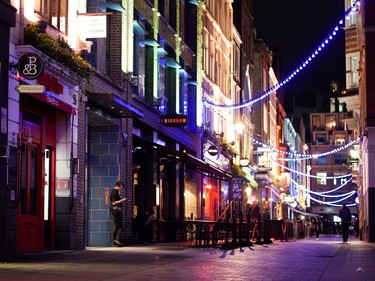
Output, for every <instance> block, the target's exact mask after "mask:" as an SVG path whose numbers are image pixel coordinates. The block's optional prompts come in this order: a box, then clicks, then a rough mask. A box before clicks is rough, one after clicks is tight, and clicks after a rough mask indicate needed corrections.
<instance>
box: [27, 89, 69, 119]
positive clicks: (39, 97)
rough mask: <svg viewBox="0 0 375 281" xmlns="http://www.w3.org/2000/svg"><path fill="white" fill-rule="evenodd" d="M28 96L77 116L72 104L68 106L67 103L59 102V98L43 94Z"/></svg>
mask: <svg viewBox="0 0 375 281" xmlns="http://www.w3.org/2000/svg"><path fill="white" fill-rule="evenodd" d="M26 95H29V96H31V97H33V98H35V99H37V100H39V101H41V102H44V103H46V104H48V105H51V106H53V107H55V108H57V109H59V110H61V111H63V112H66V113H69V114H72V115H75V114H76V111H75V109H74V107H73V106H71V105H70V104H67V103H66V102H63V101H62V100H59V99H58V98H55V97H54V96H52V95H50V94H48V93H41V94H33V93H27V94H26Z"/></svg>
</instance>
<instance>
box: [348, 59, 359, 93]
mask: <svg viewBox="0 0 375 281" xmlns="http://www.w3.org/2000/svg"><path fill="white" fill-rule="evenodd" d="M349 59H350V86H351V87H358V80H359V78H358V68H359V63H358V58H357V57H350V58H349Z"/></svg>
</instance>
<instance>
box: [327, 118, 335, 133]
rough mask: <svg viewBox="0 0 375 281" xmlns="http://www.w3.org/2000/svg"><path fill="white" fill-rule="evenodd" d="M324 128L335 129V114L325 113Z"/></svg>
mask: <svg viewBox="0 0 375 281" xmlns="http://www.w3.org/2000/svg"><path fill="white" fill-rule="evenodd" d="M325 119H326V120H325V121H326V122H325V128H326V131H330V130H336V116H335V115H326V118H325Z"/></svg>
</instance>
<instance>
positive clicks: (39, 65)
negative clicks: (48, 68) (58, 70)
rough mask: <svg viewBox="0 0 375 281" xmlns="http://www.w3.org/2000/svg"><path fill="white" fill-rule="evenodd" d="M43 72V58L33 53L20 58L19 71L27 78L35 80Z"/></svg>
mask: <svg viewBox="0 0 375 281" xmlns="http://www.w3.org/2000/svg"><path fill="white" fill-rule="evenodd" d="M42 72H43V60H42V58H41V57H40V56H38V55H37V54H33V53H26V54H24V55H22V57H20V59H19V60H18V73H19V74H20V75H21V76H22V77H23V78H25V79H29V80H33V79H36V78H38V76H39V75H40V74H41V73H42Z"/></svg>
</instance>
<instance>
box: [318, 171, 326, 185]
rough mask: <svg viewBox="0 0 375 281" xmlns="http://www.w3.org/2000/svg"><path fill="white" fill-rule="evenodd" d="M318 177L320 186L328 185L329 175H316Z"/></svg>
mask: <svg viewBox="0 0 375 281" xmlns="http://www.w3.org/2000/svg"><path fill="white" fill-rule="evenodd" d="M316 176H317V177H318V178H317V179H316V183H317V184H318V185H327V173H316Z"/></svg>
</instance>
